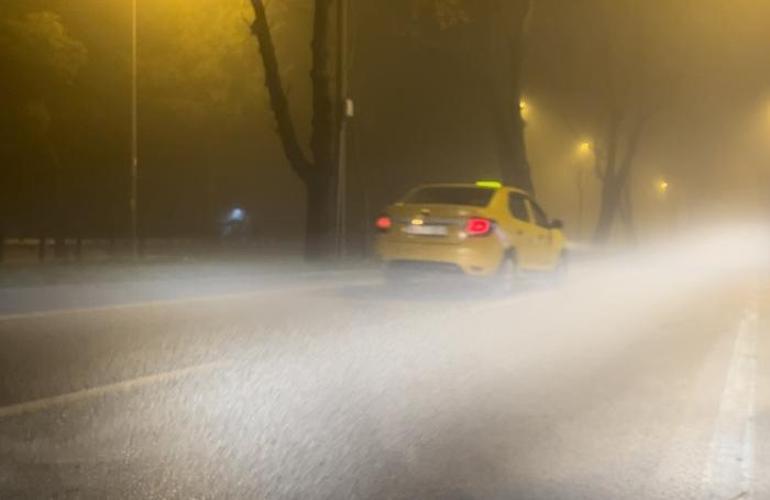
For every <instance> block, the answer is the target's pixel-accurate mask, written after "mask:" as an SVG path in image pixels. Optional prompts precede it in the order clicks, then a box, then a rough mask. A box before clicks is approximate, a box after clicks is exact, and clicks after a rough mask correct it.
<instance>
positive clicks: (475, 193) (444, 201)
mask: <svg viewBox="0 0 770 500" xmlns="http://www.w3.org/2000/svg"><path fill="white" fill-rule="evenodd" d="M494 192H495V190H494V189H490V188H479V187H452V186H436V187H425V188H420V189H417V190H415V191H412V192H411V193H409V194H408V195H407V197H406V199H405V200H404V202H405V203H414V204H433V205H466V206H471V207H486V206H487V205H489V201H490V200H491V199H492V195H493V194H494Z"/></svg>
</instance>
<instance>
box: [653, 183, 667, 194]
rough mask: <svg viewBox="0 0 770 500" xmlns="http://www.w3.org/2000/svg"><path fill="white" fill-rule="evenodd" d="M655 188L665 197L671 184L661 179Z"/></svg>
mask: <svg viewBox="0 0 770 500" xmlns="http://www.w3.org/2000/svg"><path fill="white" fill-rule="evenodd" d="M655 188H656V189H657V190H658V194H659V195H661V196H663V195H665V194H666V193H667V192H668V188H669V184H668V182H667V181H666V180H665V179H661V180H659V181H658V183H657V184H656V186H655Z"/></svg>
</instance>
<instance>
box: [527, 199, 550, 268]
mask: <svg viewBox="0 0 770 500" xmlns="http://www.w3.org/2000/svg"><path fill="white" fill-rule="evenodd" d="M527 205H528V206H529V210H530V216H531V218H532V221H533V225H532V226H533V227H532V240H533V250H532V254H533V256H532V263H533V267H535V268H538V269H549V268H551V267H552V266H553V265H554V264H555V263H556V251H555V249H554V248H555V246H556V242H555V241H554V239H553V234H552V231H551V221H550V219H549V218H548V216H547V215H546V214H545V211H544V210H543V209H542V208H540V205H538V204H537V202H536V201H535V200H533V199H532V198H527Z"/></svg>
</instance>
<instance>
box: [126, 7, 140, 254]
mask: <svg viewBox="0 0 770 500" xmlns="http://www.w3.org/2000/svg"><path fill="white" fill-rule="evenodd" d="M136 21H137V20H136V0H131V181H130V184H131V186H130V192H129V201H128V205H129V210H130V212H131V254H132V256H133V257H134V258H135V259H136V258H137V257H138V256H139V244H138V231H137V225H138V217H137V177H138V175H139V148H138V138H137V128H138V127H137V111H138V110H137V88H136V87H137V81H136V80H137V74H136V73H137V64H136V60H137V40H136V24H137V22H136Z"/></svg>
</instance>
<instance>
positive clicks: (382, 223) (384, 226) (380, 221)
mask: <svg viewBox="0 0 770 500" xmlns="http://www.w3.org/2000/svg"><path fill="white" fill-rule="evenodd" d="M374 225H375V226H377V229H379V230H380V231H383V232H384V231H387V230H388V229H390V227H391V226H392V225H393V221H392V220H390V217H388V216H387V215H381V216H379V217H378V218H377V221H376V222H375V223H374Z"/></svg>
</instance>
